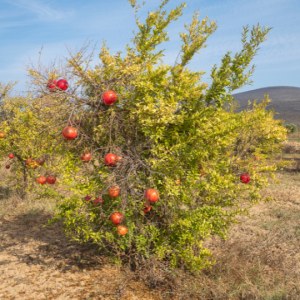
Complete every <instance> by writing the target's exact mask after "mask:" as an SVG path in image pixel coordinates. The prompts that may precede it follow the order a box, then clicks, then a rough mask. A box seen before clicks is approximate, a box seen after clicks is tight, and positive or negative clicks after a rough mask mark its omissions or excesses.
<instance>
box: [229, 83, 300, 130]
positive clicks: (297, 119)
mask: <svg viewBox="0 0 300 300" xmlns="http://www.w3.org/2000/svg"><path fill="white" fill-rule="evenodd" d="M264 95H269V99H271V100H272V102H271V103H270V104H268V106H267V107H266V109H271V108H274V111H275V112H278V113H279V114H278V115H274V119H277V120H278V119H281V120H285V123H294V124H297V125H300V88H298V87H293V86H270V87H266V88H260V89H256V90H252V91H248V92H242V93H236V94H232V96H233V97H234V100H235V101H236V102H237V103H238V104H240V107H238V108H237V109H236V110H235V112H241V111H243V110H245V109H247V107H248V100H249V99H250V100H251V102H252V103H251V106H250V107H251V108H252V107H253V106H252V104H253V100H254V99H258V100H257V101H256V103H261V102H262V100H264Z"/></svg>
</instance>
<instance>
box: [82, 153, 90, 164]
mask: <svg viewBox="0 0 300 300" xmlns="http://www.w3.org/2000/svg"><path fill="white" fill-rule="evenodd" d="M91 157H92V155H91V153H90V152H85V153H84V154H83V155H82V156H81V160H83V161H85V162H89V161H90V160H91Z"/></svg>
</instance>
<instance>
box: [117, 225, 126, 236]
mask: <svg viewBox="0 0 300 300" xmlns="http://www.w3.org/2000/svg"><path fill="white" fill-rule="evenodd" d="M117 231H118V234H119V235H121V236H122V235H125V234H126V233H127V232H128V228H127V227H126V226H125V225H119V226H118V228H117Z"/></svg>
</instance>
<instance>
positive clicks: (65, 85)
mask: <svg viewBox="0 0 300 300" xmlns="http://www.w3.org/2000/svg"><path fill="white" fill-rule="evenodd" d="M57 86H58V87H59V88H60V89H61V90H63V91H65V90H66V89H67V88H68V87H69V84H68V81H67V80H65V79H60V80H58V81H57Z"/></svg>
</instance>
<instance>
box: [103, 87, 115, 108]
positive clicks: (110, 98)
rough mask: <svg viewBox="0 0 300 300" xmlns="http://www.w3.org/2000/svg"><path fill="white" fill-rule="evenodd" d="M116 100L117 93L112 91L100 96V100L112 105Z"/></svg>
mask: <svg viewBox="0 0 300 300" xmlns="http://www.w3.org/2000/svg"><path fill="white" fill-rule="evenodd" d="M116 100H117V94H116V93H115V92H114V91H110V90H109V91H107V92H105V93H104V94H103V96H102V101H103V103H104V104H106V105H112V104H113V103H114V102H115V101H116Z"/></svg>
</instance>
